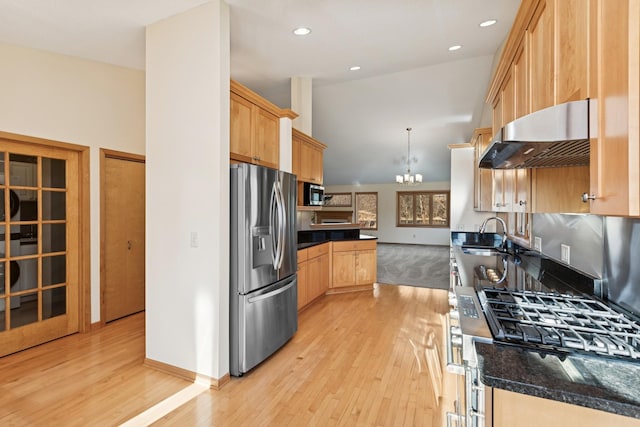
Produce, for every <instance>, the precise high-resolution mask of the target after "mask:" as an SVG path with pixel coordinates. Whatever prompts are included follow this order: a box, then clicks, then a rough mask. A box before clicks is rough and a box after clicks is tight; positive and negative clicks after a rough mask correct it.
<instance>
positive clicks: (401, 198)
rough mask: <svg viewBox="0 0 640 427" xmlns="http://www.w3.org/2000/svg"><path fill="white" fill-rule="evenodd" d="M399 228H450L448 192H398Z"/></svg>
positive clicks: (397, 217) (397, 211)
mask: <svg viewBox="0 0 640 427" xmlns="http://www.w3.org/2000/svg"><path fill="white" fill-rule="evenodd" d="M397 195H398V201H397V204H396V226H397V227H448V226H449V192H448V191H405V192H398V193H397Z"/></svg>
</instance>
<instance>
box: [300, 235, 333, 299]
mask: <svg viewBox="0 0 640 427" xmlns="http://www.w3.org/2000/svg"><path fill="white" fill-rule="evenodd" d="M329 249H330V245H329V243H323V244H321V245H317V246H312V247H310V248H307V249H302V250H299V251H298V310H300V309H302V308H304V307H305V306H307V305H309V303H311V302H312V301H314V300H315V299H316V298H318V297H319V296H321V295H324V294H325V293H326V292H327V291H328V290H329Z"/></svg>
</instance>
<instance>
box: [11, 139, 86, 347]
mask: <svg viewBox="0 0 640 427" xmlns="http://www.w3.org/2000/svg"><path fill="white" fill-rule="evenodd" d="M3 145H4V144H3ZM9 147H11V145H9ZM25 151H26V152H14V150H5V151H2V152H0V238H1V239H2V240H1V241H0V339H2V338H6V341H5V342H7V343H8V344H9V346H8V349H3V350H2V351H0V356H2V355H3V354H7V352H12V351H17V350H20V349H22V348H26V347H28V346H31V345H35V344H37V343H39V342H38V341H37V338H38V337H39V339H41V342H44V341H48V340H50V339H53V338H57V337H59V336H63V335H66V334H68V333H70V332H74V329H75V330H77V310H78V307H77V295H78V293H77V281H75V280H72V281H70V277H69V271H68V269H69V265H70V261H71V260H70V258H69V251H68V245H69V242H70V240H71V241H72V242H75V241H76V240H77V232H76V233H71V234H70V230H69V223H68V218H69V217H70V212H69V206H70V205H69V201H70V200H72V199H71V196H72V194H71V193H73V194H74V195H75V197H76V198H77V191H70V189H69V182H68V176H69V159H68V158H65V157H66V156H65V151H63V150H60V151H61V153H59V154H60V155H61V157H62V158H58V157H56V156H52V155H48V154H50V153H51V154H57V153H55V151H57V150H46V151H44V153H47V155H45V154H42V155H41V154H38V150H37V149H35V148H34V149H33V150H25ZM29 151H33V153H29ZM71 163H73V162H71ZM72 169H73V167H72ZM76 187H77V183H76ZM76 203H77V202H76ZM76 209H77V208H76ZM71 211H72V212H75V211H74V208H72V209H71ZM72 258H73V257H72ZM71 276H72V277H77V276H75V275H73V274H72V275H71ZM70 285H72V289H70ZM70 303H73V304H70ZM70 311H72V312H73V315H71V316H69V315H70V314H71V313H70ZM70 322H71V323H74V325H70Z"/></svg>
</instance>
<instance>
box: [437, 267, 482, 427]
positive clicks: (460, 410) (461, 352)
mask: <svg viewBox="0 0 640 427" xmlns="http://www.w3.org/2000/svg"><path fill="white" fill-rule="evenodd" d="M453 276H455V277H456V279H455V282H457V275H455V274H454V275H452V277H453ZM457 283H459V282H457ZM451 291H452V292H451V293H450V299H449V302H450V304H451V310H450V312H449V313H448V315H447V325H446V328H447V330H446V331H447V343H446V344H447V371H448V372H451V373H454V374H457V375H458V381H457V382H456V399H455V401H454V407H453V410H452V411H449V412H447V414H446V417H447V426H448V427H453V426H455V427H484V426H485V419H486V418H490V414H487V411H488V409H487V408H491V401H490V399H491V393H487V391H486V387H485V386H484V385H483V384H482V381H481V380H480V373H479V369H478V357H477V355H476V351H475V345H474V343H475V342H476V341H480V342H487V343H491V342H492V339H491V332H490V330H489V328H488V326H487V324H486V321H485V319H484V315H483V314H482V309H481V307H480V304H479V301H478V298H477V297H476V293H475V291H474V290H473V288H472V287H464V286H455V288H453V289H452V290H451Z"/></svg>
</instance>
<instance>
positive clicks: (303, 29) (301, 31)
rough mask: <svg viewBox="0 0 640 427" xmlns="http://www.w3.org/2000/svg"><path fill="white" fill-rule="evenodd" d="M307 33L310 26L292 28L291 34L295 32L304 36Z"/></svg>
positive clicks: (309, 31) (309, 30)
mask: <svg viewBox="0 0 640 427" xmlns="http://www.w3.org/2000/svg"><path fill="white" fill-rule="evenodd" d="M309 33H311V28H307V27H298V28H296V29H295V30H293V34H295V35H296V36H306V35H307V34H309Z"/></svg>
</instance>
